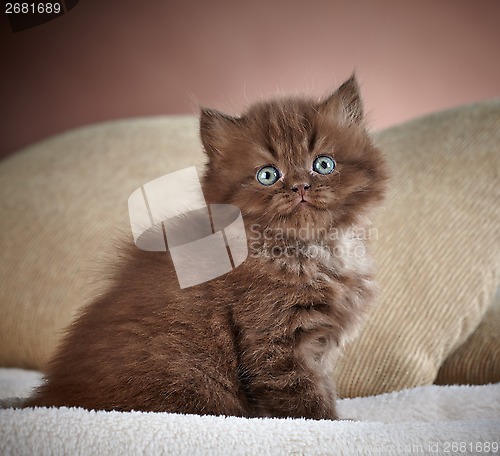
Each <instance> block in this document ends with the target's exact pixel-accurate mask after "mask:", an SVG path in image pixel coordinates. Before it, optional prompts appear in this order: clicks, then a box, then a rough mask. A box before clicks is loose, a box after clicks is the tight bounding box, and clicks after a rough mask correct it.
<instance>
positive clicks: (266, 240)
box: [25, 76, 387, 419]
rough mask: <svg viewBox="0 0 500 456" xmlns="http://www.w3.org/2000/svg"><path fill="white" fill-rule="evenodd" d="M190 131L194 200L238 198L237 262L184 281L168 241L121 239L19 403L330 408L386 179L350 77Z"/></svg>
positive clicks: (279, 410) (235, 411)
mask: <svg viewBox="0 0 500 456" xmlns="http://www.w3.org/2000/svg"><path fill="white" fill-rule="evenodd" d="M200 132H201V139H202V142H203V146H204V149H205V152H206V154H207V156H208V163H207V166H206V173H205V176H204V179H203V191H204V194H205V197H206V200H207V202H208V203H225V204H233V205H235V206H237V207H238V208H240V210H241V212H242V214H243V218H244V223H245V229H246V232H247V239H248V249H249V255H248V257H247V259H246V260H245V261H244V262H243V264H242V265H241V266H239V267H238V268H236V269H233V270H232V271H231V272H230V273H228V274H226V275H224V276H222V277H219V278H216V279H214V280H211V281H210V282H206V283H203V284H200V285H196V286H193V287H190V288H184V289H181V288H180V287H179V284H178V282H177V278H176V275H175V271H174V268H173V264H172V261H171V258H170V256H169V255H168V254H167V255H165V253H164V252H163V253H161V252H145V251H141V250H139V249H137V248H136V247H135V246H134V247H132V248H130V252H129V253H128V256H127V258H128V259H127V260H126V261H125V262H124V263H123V264H122V265H121V267H120V269H119V273H118V274H117V277H116V280H115V282H114V285H113V286H112V288H111V289H110V290H109V291H108V292H107V293H106V294H105V295H104V296H102V297H101V298H99V299H97V300H96V301H95V302H94V303H93V304H91V305H90V306H88V307H87V308H86V309H84V311H83V313H82V314H81V316H80V317H79V318H78V319H77V320H76V322H75V323H74V324H73V325H72V326H71V327H70V328H69V331H68V334H67V336H66V337H65V339H64V341H63V343H62V345H61V346H60V347H59V350H58V352H57V353H56V355H55V357H54V358H53V359H52V361H51V362H50V364H49V366H48V369H47V372H46V382H45V383H44V384H43V385H42V386H41V387H40V388H39V389H38V391H37V392H36V394H35V395H34V396H33V397H32V398H31V399H29V400H28V402H27V403H26V404H25V406H81V407H84V408H87V409H104V410H122V411H126V410H144V411H157V412H176V413H195V414H211V415H236V416H244V417H262V416H268V417H305V418H313V419H336V418H337V414H336V410H335V396H336V395H335V385H334V380H333V377H332V370H333V367H334V363H335V357H336V355H337V353H338V351H339V349H340V348H341V347H342V346H343V344H344V343H345V342H346V341H347V340H349V339H351V338H352V337H353V336H354V334H355V333H356V331H357V330H358V329H359V327H360V324H361V322H362V321H363V317H364V315H365V312H366V310H367V309H368V308H369V307H370V306H371V305H372V303H373V301H374V298H375V295H376V286H375V283H374V281H373V266H372V262H371V260H370V259H369V257H368V255H367V254H366V251H365V239H364V237H363V233H366V231H365V230H366V228H367V226H368V216H369V215H370V213H371V211H372V209H373V208H374V207H375V206H377V205H378V204H379V203H381V201H382V200H383V196H384V191H385V186H386V180H387V172H386V165H385V163H384V159H383V156H382V154H381V152H380V151H379V150H378V149H377V148H376V147H374V146H373V144H372V142H371V140H370V138H369V137H368V134H367V132H366V130H365V127H364V122H363V109H362V102H361V99H360V95H359V91H358V85H357V82H356V79H355V78H354V76H353V77H352V78H351V79H349V80H348V81H347V82H345V83H344V84H343V85H342V86H341V87H340V88H339V89H338V90H337V91H336V92H335V93H334V94H333V95H332V96H330V97H329V98H327V99H325V100H323V101H321V102H319V103H318V102H313V101H310V100H307V99H298V98H297V99H295V98H291V99H283V100H277V101H271V102H266V103H259V104H256V105H254V106H252V107H251V108H250V109H249V110H248V111H247V112H246V113H245V114H244V115H243V116H242V117H238V118H233V117H230V116H227V115H224V114H221V113H219V112H216V111H211V110H202V113H201V119H200ZM365 237H366V236H365Z"/></svg>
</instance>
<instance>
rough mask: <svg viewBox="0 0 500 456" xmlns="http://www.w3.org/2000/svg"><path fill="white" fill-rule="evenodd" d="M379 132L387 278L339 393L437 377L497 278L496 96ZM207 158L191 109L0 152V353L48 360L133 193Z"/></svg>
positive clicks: (91, 289)
mask: <svg viewBox="0 0 500 456" xmlns="http://www.w3.org/2000/svg"><path fill="white" fill-rule="evenodd" d="M375 138H376V141H377V143H378V144H379V145H380V147H381V148H382V149H383V150H384V151H385V153H386V155H387V159H388V161H389V164H390V167H391V171H392V183H391V191H390V194H389V198H388V202H387V205H386V206H385V207H384V209H382V210H381V211H380V212H379V215H378V218H377V220H376V223H375V225H374V230H373V231H372V232H371V234H372V236H371V237H373V244H374V248H373V250H374V254H375V256H376V259H377V263H378V266H379V281H380V283H381V288H382V290H383V291H382V296H381V300H380V302H379V304H378V306H377V307H376V308H374V309H373V311H372V312H371V313H370V317H369V319H368V322H367V324H366V326H365V328H364V330H363V332H362V333H361V336H360V338H359V339H358V340H357V341H356V342H354V343H353V344H352V345H351V346H350V347H348V349H347V351H346V354H345V356H343V357H342V359H341V360H340V362H339V366H338V370H337V376H338V386H339V392H340V395H341V396H343V397H347V396H358V395H369V394H376V393H381V392H386V391H394V390H398V389H402V388H405V387H411V386H416V385H424V384H429V383H432V382H433V381H434V380H435V378H436V376H437V373H438V370H439V368H440V366H441V365H442V364H443V361H444V360H445V359H446V358H447V357H448V355H450V354H451V353H453V352H455V350H457V348H458V347H459V346H461V345H462V344H463V343H464V342H465V341H466V340H467V339H468V338H469V336H470V335H471V334H472V333H473V332H474V331H475V330H476V329H477V328H478V326H479V325H480V323H481V321H482V319H483V316H484V315H485V313H486V312H487V310H488V307H489V306H490V304H491V297H492V295H493V293H494V290H495V288H496V285H497V284H498V283H499V278H500V265H499V263H500V258H499V250H500V247H499V244H500V236H499V226H500V214H499V211H500V209H499V203H498V201H500V193H499V192H500V185H499V175H500V172H499V167H500V165H499V158H500V102H496V101H491V102H484V103H479V104H476V105H472V106H466V107H461V108H457V109H454V110H450V111H446V112H443V113H438V114H434V115H430V116H426V117H424V118H421V119H417V120H415V121H412V122H409V123H406V124H403V125H401V126H397V127H394V128H391V129H388V130H386V131H383V132H380V133H378V134H376V135H375ZM203 162H204V158H203V154H202V152H201V145H200V142H199V139H198V132H197V120H196V119H195V118H192V117H163V118H161V117H160V118H148V119H135V120H125V121H116V122H109V123H103V124H99V125H95V126H90V127H85V128H82V129H78V130H74V131H71V132H68V133H65V134H62V135H58V136H56V137H53V138H50V139H48V140H46V141H43V142H40V143H38V144H35V145H33V146H31V147H29V148H27V149H25V150H23V151H20V152H19V153H17V154H15V155H13V156H11V157H8V158H7V159H5V160H3V161H2V162H0V195H1V200H0V252H1V256H0V315H1V317H0V365H3V366H18V367H29V368H43V366H44V365H45V363H46V362H47V359H48V357H49V356H50V354H51V353H52V352H53V350H54V348H55V346H56V344H57V342H58V341H59V339H60V336H61V334H62V331H63V329H64V328H65V327H66V326H67V325H68V324H69V323H70V322H71V321H72V319H73V318H74V316H75V313H76V311H77V310H78V309H79V308H80V307H81V306H82V305H84V304H86V303H87V302H88V301H89V300H91V299H92V297H93V296H94V295H95V294H96V293H97V292H98V290H99V289H102V288H104V287H105V286H106V273H105V271H106V269H107V268H106V266H105V265H106V264H107V262H109V261H110V262H113V252H114V247H113V246H114V245H116V242H120V241H119V240H120V239H124V240H126V241H127V242H131V234H130V232H129V230H130V228H129V220H128V209H127V199H128V197H129V195H130V194H131V193H132V192H133V191H134V190H135V189H136V188H138V187H139V186H140V185H142V184H143V183H145V182H147V181H149V180H152V179H154V178H156V177H159V176H162V175H164V174H167V173H169V172H171V171H173V170H176V169H180V168H184V167H187V166H190V165H193V164H195V165H197V166H199V169H200V170H201V168H202V165H203ZM117 239H118V241H117ZM477 353H478V356H479V355H480V353H482V352H481V351H479V350H478V352H477ZM471 356H472V358H473V357H474V354H472V355H471Z"/></svg>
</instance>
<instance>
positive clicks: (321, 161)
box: [256, 155, 335, 185]
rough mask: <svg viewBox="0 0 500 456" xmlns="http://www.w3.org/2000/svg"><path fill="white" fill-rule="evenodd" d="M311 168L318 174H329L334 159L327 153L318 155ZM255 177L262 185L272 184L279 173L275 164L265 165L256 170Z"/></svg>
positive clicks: (278, 176) (332, 167)
mask: <svg viewBox="0 0 500 456" xmlns="http://www.w3.org/2000/svg"><path fill="white" fill-rule="evenodd" d="M312 168H313V170H314V171H315V172H317V173H319V174H331V173H333V170H334V169H335V160H334V159H333V158H332V157H329V156H328V155H320V156H319V157H316V159H315V160H314V162H313V166H312ZM256 177H257V180H258V181H259V183H261V184H262V185H273V184H274V183H275V182H276V181H277V180H278V179H279V178H280V177H281V174H280V172H279V170H278V168H276V167H275V166H272V165H267V166H263V167H262V168H260V169H259V170H258V171H257V176H256Z"/></svg>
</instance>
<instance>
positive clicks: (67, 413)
mask: <svg viewBox="0 0 500 456" xmlns="http://www.w3.org/2000/svg"><path fill="white" fill-rule="evenodd" d="M39 381H40V375H39V374H38V373H36V372H29V371H22V370H19V369H0V397H2V398H5V397H12V396H26V395H27V394H29V391H30V390H31V388H32V387H33V386H34V385H36V384H37V383H38V382H39ZM338 408H339V413H340V414H341V416H342V417H346V418H349V420H345V421H313V420H303V419H245V418H235V417H210V416H208V417H207V416H205V417H202V416H197V415H175V414H169V413H142V412H103V411H98V412H95V411H87V410H83V409H77V408H60V409H56V408H51V409H47V408H37V409H25V410H15V409H4V410H0V454H1V455H9V454H15V455H34V454H37V455H45V454H47V455H48V454H56V455H59V454H68V455H74V454H82V455H83V454H85V455H86V454H88V455H97V454H105V455H115V454H116V455H122V454H145V455H149V454H174V455H189V456H192V455H198V454H199V455H210V454H213V455H232V454H235V455H240V454H241V455H243V454H248V455H268V454H269V455H275V454H279V455H290V454H293V455H297V454H306V455H327V454H332V455H342V454H346V455H351V454H352V455H362V454H384V455H385V454H394V455H403V454H463V455H465V454H488V453H491V454H495V453H500V449H499V447H498V445H499V440H500V384H494V385H485V386H447V387H443V386H427V387H420V388H414V389H411V390H405V391H401V392H399V393H391V394H384V395H380V396H373V397H366V398H356V399H344V400H341V401H339V404H338ZM353 420H356V421H353Z"/></svg>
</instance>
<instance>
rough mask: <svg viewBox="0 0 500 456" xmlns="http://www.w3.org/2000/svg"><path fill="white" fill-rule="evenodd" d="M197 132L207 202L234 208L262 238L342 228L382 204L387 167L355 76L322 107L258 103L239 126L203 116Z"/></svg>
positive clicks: (304, 101) (292, 102)
mask: <svg viewBox="0 0 500 456" xmlns="http://www.w3.org/2000/svg"><path fill="white" fill-rule="evenodd" d="M200 131H201V139H202V142H203V145H204V148H205V151H206V154H207V155H208V159H209V160H208V164H207V172H206V175H205V178H204V182H203V187H204V192H205V196H206V198H207V200H208V202H210V203H227V204H234V205H236V206H238V207H239V209H240V210H241V212H242V214H243V217H244V219H245V222H246V223H247V225H248V224H253V225H255V226H259V227H260V229H261V230H262V231H264V230H265V229H269V228H271V229H289V228H295V229H297V228H303V227H308V228H314V229H318V228H322V229H331V228H333V227H335V228H340V227H345V226H347V225H350V224H352V223H356V222H357V221H359V220H360V217H363V216H365V215H366V214H367V212H368V211H369V210H370V209H371V208H372V207H373V206H375V205H376V204H377V203H380V202H381V200H382V198H383V195H384V190H385V184H386V180H387V173H386V165H385V162H384V159H383V156H382V154H381V153H380V151H379V150H378V149H377V148H375V147H374V146H373V144H372V142H371V140H370V138H369V137H368V135H367V132H366V129H365V127H364V122H363V107H362V102H361V98H360V95H359V90H358V84H357V82H356V79H355V77H354V76H353V77H352V78H351V79H349V80H348V81H346V82H345V83H344V84H343V85H342V86H341V87H340V88H339V89H338V90H337V91H336V92H335V93H334V94H333V95H331V96H330V97H328V98H326V99H325V100H323V101H320V102H314V101H311V100H307V99H299V98H289V99H282V100H276V101H270V102H265V103H259V104H256V105H254V106H252V107H250V109H249V110H248V111H247V112H246V113H244V114H243V115H242V116H241V117H238V118H234V117H230V116H227V115H225V114H222V113H219V112H217V111H213V110H202V113H201V120H200ZM311 232H312V231H311Z"/></svg>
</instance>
